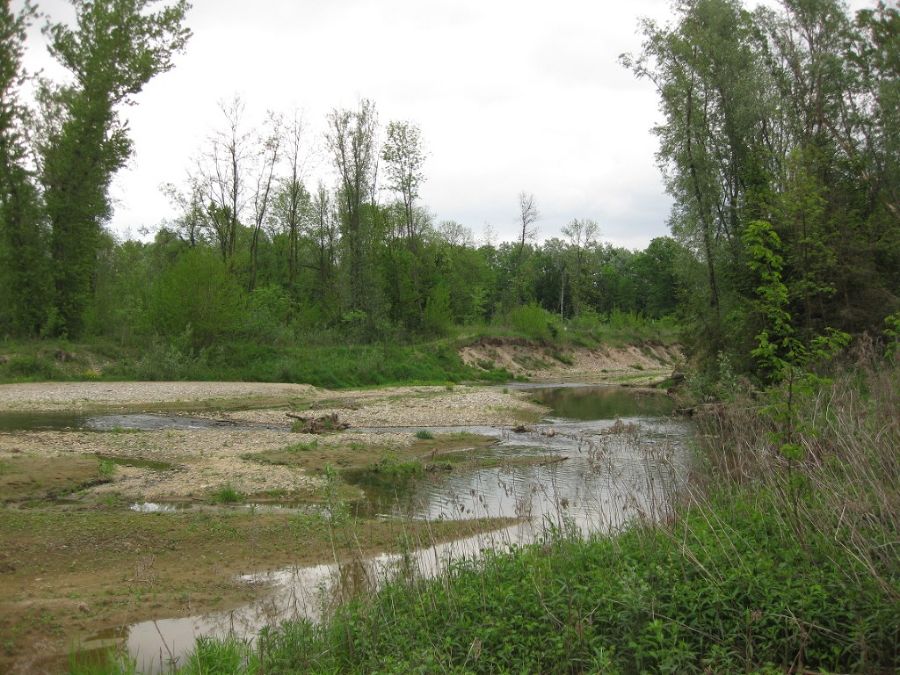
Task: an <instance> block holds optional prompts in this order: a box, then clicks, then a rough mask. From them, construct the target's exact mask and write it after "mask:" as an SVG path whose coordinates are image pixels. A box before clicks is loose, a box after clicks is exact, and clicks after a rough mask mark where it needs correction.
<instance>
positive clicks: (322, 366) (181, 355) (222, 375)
mask: <svg viewBox="0 0 900 675" xmlns="http://www.w3.org/2000/svg"><path fill="white" fill-rule="evenodd" d="M451 333H452V334H451V335H450V336H449V337H446V338H442V339H438V340H422V341H417V342H413V343H408V344H400V343H397V342H396V341H385V342H383V343H372V344H353V343H344V344H340V343H338V344H335V342H334V336H330V339H331V341H330V342H329V343H328V344H322V343H320V342H318V341H312V340H310V339H307V340H306V341H305V342H303V341H297V340H290V341H283V342H277V341H273V342H272V343H264V342H263V343H261V342H259V341H251V340H246V339H243V340H241V339H233V340H231V341H228V342H222V343H217V344H216V345H214V346H212V347H209V348H206V349H203V350H199V351H198V350H186V349H185V348H183V347H179V345H178V344H176V343H175V342H173V343H171V344H168V343H164V342H161V341H158V340H157V341H153V340H149V339H148V340H146V341H145V342H143V343H135V344H132V345H129V346H123V345H121V344H118V343H116V342H111V341H109V340H106V339H94V340H91V341H86V342H80V343H70V342H67V341H64V340H41V341H31V342H13V341H3V342H0V382H34V381H46V380H58V381H67V380H68V381H85V380H103V381H126V380H202V381H214V380H231V381H248V382H249V381H255V382H297V383H306V384H312V385H314V386H318V387H325V388H329V389H345V388H353V387H367V386H380V385H391V384H447V383H457V382H464V381H482V382H506V381H509V380H512V379H514V378H513V376H512V375H511V374H510V373H509V372H507V371H506V370H504V369H503V368H499V367H497V365H496V364H495V363H494V362H493V361H491V360H488V359H485V360H482V361H480V362H479V363H478V364H476V365H475V366H467V365H466V364H464V363H463V362H462V360H461V359H460V357H459V354H458V353H457V352H458V349H459V348H461V347H463V346H465V345H467V344H469V343H471V342H473V341H475V340H478V339H481V338H516V339H524V340H527V341H533V342H534V343H535V344H536V345H540V346H546V345H551V346H553V347H554V349H551V351H550V355H551V356H552V358H554V359H555V360H557V361H559V362H561V363H566V364H569V365H571V364H570V363H569V362H570V360H571V357H569V356H567V355H566V354H565V352H564V351H563V349H564V348H570V347H578V346H583V347H589V348H592V349H593V348H597V347H598V346H601V345H609V346H623V345H627V344H643V343H647V342H650V343H654V344H665V345H670V344H674V343H677V341H678V327H677V326H676V325H675V324H674V323H673V322H672V321H671V320H662V319H661V320H649V319H644V318H642V317H640V316H636V315H631V314H623V313H617V312H613V313H612V314H610V315H609V316H599V315H594V314H585V315H582V316H580V317H578V318H576V319H572V320H569V321H566V322H560V320H559V318H558V317H556V316H555V315H552V314H549V313H548V312H545V311H544V310H541V309H539V308H535V307H524V308H519V310H515V311H514V312H513V313H512V314H511V315H509V316H507V317H504V318H503V319H502V320H498V321H497V322H495V323H492V324H480V325H473V326H458V327H455V328H454V329H453V330H452V331H451ZM176 342H177V341H176ZM543 363H544V362H543V361H542V360H541V359H535V360H534V361H533V362H529V364H528V365H529V367H539V365H540V364H543Z"/></svg>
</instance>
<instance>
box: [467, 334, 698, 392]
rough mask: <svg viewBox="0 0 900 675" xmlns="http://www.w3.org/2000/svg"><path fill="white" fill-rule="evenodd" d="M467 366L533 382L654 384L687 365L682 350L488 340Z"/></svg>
mask: <svg viewBox="0 0 900 675" xmlns="http://www.w3.org/2000/svg"><path fill="white" fill-rule="evenodd" d="M460 356H461V357H462V359H463V361H464V362H465V363H467V364H468V365H470V366H474V367H481V368H487V369H490V368H494V367H496V368H505V369H506V370H507V371H509V372H510V373H512V374H513V375H517V376H518V375H521V376H525V377H528V378H529V379H531V380H534V381H564V380H568V381H575V380H577V381H581V382H586V383H602V382H610V383H618V382H623V381H627V382H633V383H636V384H641V383H646V382H651V381H654V380H658V379H661V376H665V375H668V374H670V373H671V372H672V370H673V369H674V368H675V367H676V365H677V364H678V363H680V362H681V361H682V360H683V356H682V353H681V350H680V349H679V348H678V347H677V346H665V345H652V344H644V345H641V346H636V345H627V346H623V347H607V346H602V347H598V348H596V349H588V348H587V347H566V348H565V349H556V348H551V347H545V348H541V347H536V346H535V345H534V344H533V343H529V342H525V341H523V340H514V339H510V338H496V339H495V338H484V339H482V340H479V341H478V342H475V343H473V344H471V345H469V346H468V347H465V348H464V349H462V350H461V351H460Z"/></svg>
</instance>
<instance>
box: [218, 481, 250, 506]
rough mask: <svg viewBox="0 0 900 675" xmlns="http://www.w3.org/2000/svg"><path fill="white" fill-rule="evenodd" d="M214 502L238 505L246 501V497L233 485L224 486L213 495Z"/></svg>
mask: <svg viewBox="0 0 900 675" xmlns="http://www.w3.org/2000/svg"><path fill="white" fill-rule="evenodd" d="M212 501H213V502H215V503H217V504H237V503H239V502H242V501H244V495H242V494H241V493H240V492H238V491H237V490H235V489H234V487H233V486H231V485H223V486H222V487H221V488H219V489H218V490H216V491H215V492H213V493H212Z"/></svg>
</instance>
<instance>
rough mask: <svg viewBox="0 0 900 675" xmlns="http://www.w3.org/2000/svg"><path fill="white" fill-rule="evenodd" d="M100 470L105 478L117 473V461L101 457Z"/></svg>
mask: <svg viewBox="0 0 900 675" xmlns="http://www.w3.org/2000/svg"><path fill="white" fill-rule="evenodd" d="M99 471H100V475H101V476H103V477H104V478H111V477H112V476H113V475H114V474H115V473H116V463H115V462H113V461H110V460H108V459H101V460H100V467H99Z"/></svg>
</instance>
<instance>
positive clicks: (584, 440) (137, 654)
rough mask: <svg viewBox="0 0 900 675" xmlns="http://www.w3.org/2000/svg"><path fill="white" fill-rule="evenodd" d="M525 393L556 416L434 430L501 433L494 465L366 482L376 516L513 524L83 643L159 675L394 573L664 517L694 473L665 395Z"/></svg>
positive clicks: (272, 579)
mask: <svg viewBox="0 0 900 675" xmlns="http://www.w3.org/2000/svg"><path fill="white" fill-rule="evenodd" d="M527 388H528V389H529V390H530V392H531V394H532V395H533V396H534V397H535V398H536V399H537V400H539V401H541V402H543V403H545V404H546V405H548V406H550V407H551V409H552V411H553V412H552V414H551V416H550V417H548V418H546V419H545V420H542V421H541V423H539V424H536V425H533V426H532V427H530V428H529V429H528V430H526V431H525V432H523V433H514V432H512V431H510V430H509V429H500V428H493V427H471V428H468V429H460V428H458V427H456V428H453V429H442V428H439V427H438V428H433V429H430V431H432V432H434V433H441V432H448V431H470V432H472V433H478V434H487V435H492V436H494V437H495V438H497V440H498V445H497V446H495V447H493V448H490V449H488V450H484V451H480V452H481V457H482V458H490V459H491V460H495V461H496V464H497V465H496V466H492V467H491V468H477V469H471V470H465V469H461V468H459V467H457V468H455V469H454V470H452V471H449V472H447V473H444V472H442V471H435V472H433V473H430V474H428V475H426V476H425V477H424V478H422V479H420V480H410V481H406V482H404V483H403V484H401V485H399V486H398V485H395V486H391V487H386V486H384V485H367V486H365V489H366V493H367V495H368V502H367V504H366V505H365V509H366V510H367V512H368V514H369V515H373V514H374V515H377V516H380V517H399V516H408V515H412V516H414V517H419V518H427V519H441V518H444V519H461V518H476V517H484V516H507V517H509V516H511V517H518V518H520V519H521V520H520V522H519V524H518V525H516V526H514V527H511V528H507V529H504V530H501V531H497V532H493V533H487V534H483V535H479V536H476V537H471V538H467V539H462V540H458V541H454V542H449V543H445V544H438V545H431V546H423V548H421V549H418V550H413V551H410V552H408V553H407V554H405V555H402V556H401V555H388V554H385V555H381V556H377V557H374V558H365V559H357V560H352V561H349V562H342V563H340V564H325V565H317V566H312V567H293V568H288V569H283V570H277V571H274V572H267V573H262V574H255V575H247V576H244V577H242V580H243V581H245V582H246V583H248V584H266V585H267V586H268V587H271V588H272V589H274V590H273V592H271V593H266V594H263V595H262V597H261V598H260V599H259V600H258V601H257V602H255V603H253V604H251V605H248V606H246V607H241V608H238V609H236V610H234V611H230V612H219V613H213V614H208V615H203V616H194V617H187V618H180V619H160V620H157V621H148V622H143V623H140V624H136V625H134V626H130V627H126V628H123V629H121V630H117V631H113V632H109V633H104V634H99V635H95V636H91V637H89V638H87V639H86V640H84V642H83V644H82V647H83V648H84V649H86V650H90V649H94V648H105V647H108V646H111V645H122V646H125V647H126V648H127V650H128V651H129V653H130V654H131V656H132V657H134V658H135V659H136V660H137V663H138V665H139V667H140V668H141V669H142V670H143V671H145V672H160V671H164V670H167V669H168V668H169V666H170V664H171V663H172V662H175V663H181V664H183V663H184V661H185V659H186V657H187V654H188V653H190V651H191V650H192V649H193V646H194V642H195V640H196V638H197V637H198V636H202V635H216V636H224V635H228V634H234V635H236V636H239V637H244V638H249V639H252V638H253V637H254V636H255V635H256V634H257V633H258V631H259V630H260V628H261V627H263V626H265V625H267V624H272V623H277V622H279V621H283V620H286V619H292V618H307V619H310V620H314V621H316V620H319V619H321V618H322V617H323V616H326V615H327V614H328V613H329V612H330V611H331V610H332V609H333V608H334V607H335V606H336V605H337V604H339V603H340V602H343V601H344V600H346V599H347V598H350V597H353V596H354V595H358V594H361V593H369V592H372V591H373V590H375V589H377V588H378V587H379V586H380V585H382V584H383V583H384V582H385V581H386V580H388V579H390V578H392V577H395V576H397V575H407V576H408V575H421V576H433V575H436V574H439V573H441V571H442V570H444V569H446V567H447V565H448V564H449V562H450V561H451V560H460V559H461V558H475V557H478V556H480V555H481V554H482V552H483V551H485V550H488V549H490V550H505V549H507V548H509V547H511V546H515V545H522V544H527V543H530V542H534V541H536V540H539V539H540V538H541V537H544V536H547V535H548V533H550V532H552V531H558V530H575V531H580V532H581V533H584V534H588V533H608V532H613V531H615V530H616V529H618V528H621V527H622V526H623V525H624V524H626V523H627V522H628V521H629V520H631V519H633V518H636V517H648V518H658V517H662V516H664V515H665V514H666V513H667V511H668V508H669V504H670V503H671V498H672V495H673V493H674V491H675V490H676V489H677V488H678V486H679V485H681V484H683V482H684V480H685V478H686V475H687V468H688V461H689V453H688V440H689V436H690V433H691V428H690V426H689V424H688V423H687V422H685V421H682V420H678V419H675V418H672V417H671V416H669V413H670V412H671V407H672V406H671V403H670V402H669V401H668V399H666V398H665V397H663V396H659V395H654V394H645V393H641V392H638V391H635V390H628V389H623V388H615V387H596V386H573V385H565V386H562V387H546V386H544V387H540V388H537V387H530V386H528V387H527ZM382 431H384V432H390V431H393V430H391V429H383V430H382ZM407 431H408V430H407ZM436 459H439V458H436ZM151 508H152V507H151Z"/></svg>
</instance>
